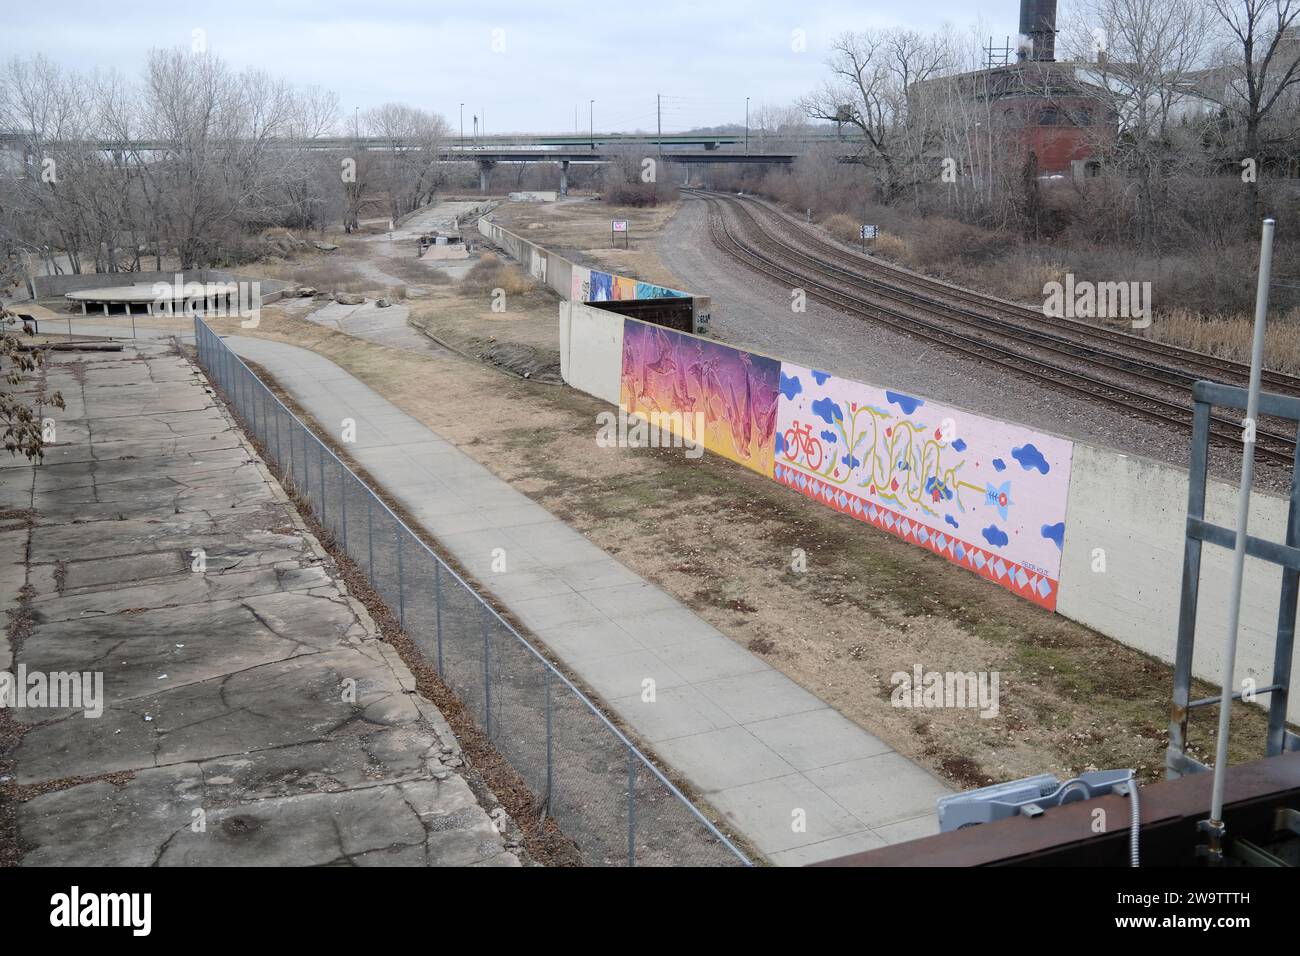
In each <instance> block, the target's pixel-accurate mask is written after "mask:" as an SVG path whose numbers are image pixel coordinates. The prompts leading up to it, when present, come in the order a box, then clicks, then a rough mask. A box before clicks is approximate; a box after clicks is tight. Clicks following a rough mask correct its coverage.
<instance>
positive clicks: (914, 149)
mask: <svg viewBox="0 0 1300 956" xmlns="http://www.w3.org/2000/svg"><path fill="white" fill-rule="evenodd" d="M831 48H832V50H833V53H832V56H831V58H830V60H829V62H828V65H829V66H830V68H831V74H832V78H831V79H830V80H829V81H828V82H827V83H826V84H825V85H824V86H823V87H822V88H821V89H820V90H818V91H816V92H814V93H812V94H810V95H809V96H806V97H804V98H803V99H802V100H800V107H801V108H802V109H803V110H804V112H805V113H806V114H807V115H808V116H810V117H812V118H813V119H821V120H828V121H830V122H833V123H837V124H842V125H847V126H850V127H852V128H854V129H857V130H858V131H859V132H860V133H861V134H862V137H863V139H864V140H865V153H864V155H863V157H862V162H863V165H865V166H867V167H868V168H874V169H875V170H876V171H877V177H878V187H879V189H880V192H881V197H882V199H883V200H884V201H885V202H891V201H893V200H894V199H895V198H896V197H897V196H898V195H899V194H900V193H901V192H902V191H903V190H904V189H905V188H906V187H907V186H909V185H913V184H914V183H915V182H916V180H917V177H918V176H919V175H920V170H919V166H920V165H921V164H922V163H923V162H924V160H925V155H926V151H927V149H928V148H929V147H930V146H931V145H932V144H933V143H934V142H935V140H936V138H937V132H936V130H935V129H934V128H933V126H932V125H931V123H930V120H931V119H932V116H931V111H930V109H929V107H928V104H925V103H922V104H918V103H917V101H916V100H915V99H914V97H913V93H914V91H915V88H916V87H917V85H918V84H921V83H924V82H925V81H926V80H929V79H932V78H934V77H937V76H939V75H941V74H942V73H943V72H944V71H945V69H947V68H948V66H949V62H950V51H949V49H948V46H947V44H946V42H945V40H944V38H943V37H942V36H927V35H925V34H922V33H918V32H916V31H914V30H902V29H889V30H868V31H865V32H862V33H846V34H843V35H841V36H839V37H837V38H836V39H835V41H834V42H833V43H832V45H831Z"/></svg>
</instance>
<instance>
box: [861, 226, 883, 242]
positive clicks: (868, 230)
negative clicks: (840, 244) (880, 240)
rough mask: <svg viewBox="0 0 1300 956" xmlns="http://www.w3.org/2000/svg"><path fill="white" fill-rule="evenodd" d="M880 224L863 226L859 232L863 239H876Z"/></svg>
mask: <svg viewBox="0 0 1300 956" xmlns="http://www.w3.org/2000/svg"><path fill="white" fill-rule="evenodd" d="M878 230H879V227H878V226H863V227H862V231H861V232H860V233H859V234H858V235H859V236H860V238H862V239H875V238H876V233H877V231H878Z"/></svg>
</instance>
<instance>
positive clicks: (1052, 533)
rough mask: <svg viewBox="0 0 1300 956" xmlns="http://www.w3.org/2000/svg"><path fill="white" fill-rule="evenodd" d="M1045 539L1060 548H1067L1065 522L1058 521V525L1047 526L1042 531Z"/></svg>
mask: <svg viewBox="0 0 1300 956" xmlns="http://www.w3.org/2000/svg"><path fill="white" fill-rule="evenodd" d="M1042 534H1043V537H1044V538H1046V539H1047V540H1048V541H1050V542H1052V543H1053V544H1054V545H1056V546H1057V547H1058V548H1061V549H1064V548H1065V522H1064V521H1058V522H1056V524H1045V525H1043V529H1042Z"/></svg>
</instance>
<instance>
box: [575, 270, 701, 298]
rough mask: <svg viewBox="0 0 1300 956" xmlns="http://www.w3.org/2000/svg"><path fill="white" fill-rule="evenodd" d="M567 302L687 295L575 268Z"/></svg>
mask: <svg viewBox="0 0 1300 956" xmlns="http://www.w3.org/2000/svg"><path fill="white" fill-rule="evenodd" d="M569 281H570V283H571V288H570V290H569V299H570V301H572V302H613V301H616V300H628V299H669V298H680V299H685V298H690V294H689V293H687V292H678V291H677V290H676V289H669V288H665V287H664V286H661V285H655V284H654V283H652V282H640V281H638V280H637V279H629V278H627V277H626V276H620V275H614V274H613V273H610V272H601V271H599V270H598V269H588V268H587V267H586V266H579V265H575V266H574V267H573V277H572V278H571V279H570V280H569Z"/></svg>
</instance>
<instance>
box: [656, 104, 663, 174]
mask: <svg viewBox="0 0 1300 956" xmlns="http://www.w3.org/2000/svg"><path fill="white" fill-rule="evenodd" d="M655 116H656V117H657V123H658V128H659V137H658V138H659V166H660V167H661V168H662V167H663V164H664V95H663V94H662V93H656V94H655ZM658 175H659V170H655V176H656V178H658Z"/></svg>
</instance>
